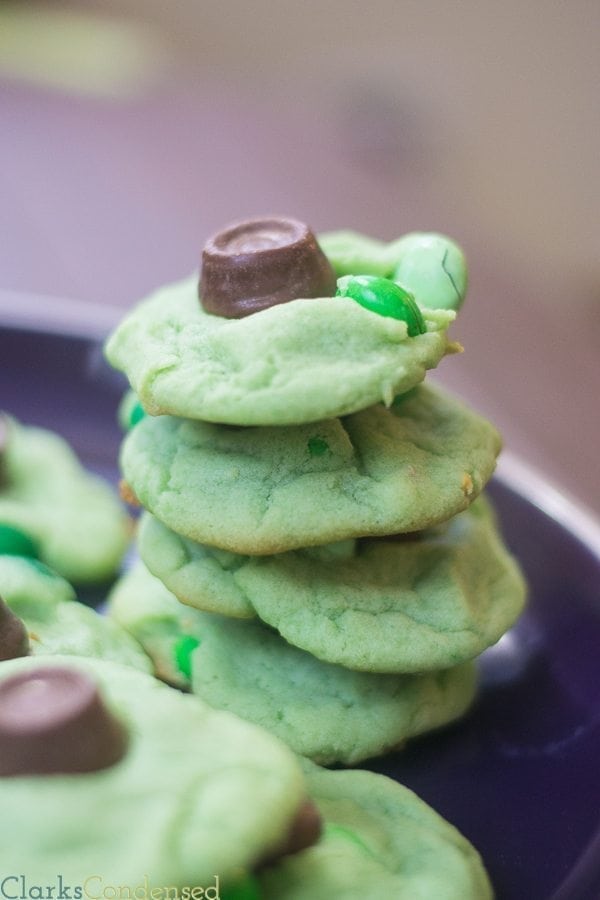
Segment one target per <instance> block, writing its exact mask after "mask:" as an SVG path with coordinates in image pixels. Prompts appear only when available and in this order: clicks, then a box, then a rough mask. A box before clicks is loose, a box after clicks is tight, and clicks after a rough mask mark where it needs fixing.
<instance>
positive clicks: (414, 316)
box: [336, 275, 427, 337]
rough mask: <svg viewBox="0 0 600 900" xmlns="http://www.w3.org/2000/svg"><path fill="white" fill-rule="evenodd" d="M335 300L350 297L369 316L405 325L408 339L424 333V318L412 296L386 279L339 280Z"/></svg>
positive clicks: (370, 277)
mask: <svg viewBox="0 0 600 900" xmlns="http://www.w3.org/2000/svg"><path fill="white" fill-rule="evenodd" d="M336 297H350V298H351V299H352V300H356V302H357V303H360V305H361V306H364V307H365V309H369V310H371V312H374V313H377V314H378V315H380V316H387V317H389V318H392V319H400V320H401V321H403V322H406V326H407V329H408V334H409V335H410V337H416V336H417V335H418V334H425V332H426V331H427V326H426V325H425V320H424V318H423V314H422V313H421V310H420V309H419V307H418V306H417V304H416V302H415V299H414V297H413V296H412V294H409V293H408V291H405V290H404V289H403V288H401V287H400V286H399V285H397V284H395V282H393V281H390V280H389V279H388V278H378V277H377V276H376V275H344V276H343V277H342V278H339V279H338V283H337V292H336Z"/></svg>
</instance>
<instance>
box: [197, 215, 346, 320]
mask: <svg viewBox="0 0 600 900" xmlns="http://www.w3.org/2000/svg"><path fill="white" fill-rule="evenodd" d="M335 290H336V277H335V272H334V271H333V268H332V266H331V264H330V262H329V260H328V259H327V257H326V256H325V254H324V253H323V251H322V250H321V248H320V247H319V245H318V243H317V240H316V238H315V236H314V234H313V233H312V231H311V230H310V229H309V228H308V226H307V225H304V223H302V222H298V221H297V220H296V219H287V218H265V219H248V220H247V221H245V222H238V223H236V224H234V225H231V226H229V227H228V228H226V229H225V230H224V231H220V232H219V233H218V234H216V235H214V236H213V237H211V238H210V239H209V240H208V241H207V242H206V245H205V247H204V250H203V252H202V273H201V276H200V285H199V296H200V301H201V303H202V306H203V307H204V309H205V310H206V311H207V312H209V313H214V314H215V315H217V316H223V317H225V318H228V319H240V318H242V317H243V316H248V315H251V314H252V313H255V312H259V311H260V310H262V309H266V308H267V307H269V306H275V305H277V304H278V303H287V302H289V301H290V300H296V299H299V298H301V297H302V298H308V297H332V296H333V295H334V293H335Z"/></svg>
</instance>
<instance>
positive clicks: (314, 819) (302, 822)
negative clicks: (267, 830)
mask: <svg viewBox="0 0 600 900" xmlns="http://www.w3.org/2000/svg"><path fill="white" fill-rule="evenodd" d="M322 828H323V821H322V819H321V814H320V812H319V810H318V809H317V807H316V806H315V804H314V803H313V801H312V800H305V801H304V803H303V804H302V806H301V807H300V809H299V810H298V812H297V813H296V816H295V818H294V821H293V822H292V824H291V826H290V829H289V831H288V834H287V835H286V837H285V838H284V839H283V841H282V842H281V843H280V844H279V845H278V846H277V847H276V848H275V849H274V850H272V851H271V852H270V853H269V854H268V856H265V857H263V859H262V860H261V861H260V864H259V865H260V866H271V865H273V863H274V862H277V860H279V859H281V857H283V856H289V855H291V854H292V853H300V851H301V850H306V848H307V847H312V845H313V844H316V843H317V841H318V840H319V838H320V837H321V831H322Z"/></svg>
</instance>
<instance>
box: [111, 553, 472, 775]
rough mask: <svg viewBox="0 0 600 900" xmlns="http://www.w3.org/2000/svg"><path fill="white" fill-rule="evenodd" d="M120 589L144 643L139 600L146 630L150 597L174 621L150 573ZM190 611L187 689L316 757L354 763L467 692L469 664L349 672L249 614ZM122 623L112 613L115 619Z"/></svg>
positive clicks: (409, 733)
mask: <svg viewBox="0 0 600 900" xmlns="http://www.w3.org/2000/svg"><path fill="white" fill-rule="evenodd" d="M140 565H141V564H140ZM144 578H145V579H146V582H147V584H148V587H147V589H146V590H143V580H144ZM127 582H129V583H127ZM152 582H154V586H152ZM161 589H162V592H163V593H162V601H161ZM120 593H121V596H120V608H121V610H122V609H123V607H124V605H125V604H126V603H127V602H128V601H127V596H126V594H127V593H130V598H131V599H130V604H131V606H130V608H131V610H132V614H131V615H130V617H129V618H130V620H133V619H134V618H135V619H137V623H136V625H135V631H134V633H135V634H137V635H138V636H139V639H140V640H141V641H142V643H143V644H144V645H145V641H144V640H143V639H142V637H141V635H142V633H143V631H144V626H145V625H146V623H145V622H144V609H143V604H142V602H141V601H140V597H142V596H146V595H151V596H152V598H153V599H152V606H153V609H152V611H151V620H150V622H148V623H147V626H146V627H147V630H148V631H149V630H150V628H151V625H152V622H153V621H154V620H156V618H157V608H158V603H159V602H162V604H163V607H164V610H165V617H170V618H171V621H172V622H173V623H174V624H175V623H176V615H177V614H176V612H175V610H174V607H173V599H174V598H173V595H172V594H170V593H169V592H168V591H167V589H166V588H165V587H164V585H162V583H160V582H158V581H157V579H154V577H153V576H152V575H150V573H149V572H147V571H145V570H143V571H140V572H138V573H136V574H134V575H133V576H132V575H128V576H126V583H125V584H123V585H122V586H121V588H120ZM195 614H196V615H195V618H194V624H193V630H192V628H190V626H189V625H188V628H189V630H188V632H187V634H188V635H189V634H192V636H193V637H195V638H196V639H197V641H198V644H199V645H198V646H197V647H196V649H193V650H192V652H191V655H190V658H189V662H188V663H187V665H191V673H192V687H193V690H194V692H195V693H196V694H197V695H199V696H200V697H201V698H202V699H203V700H205V701H206V702H207V703H209V704H210V705H211V706H213V707H214V708H215V709H226V710H229V711H230V712H234V713H236V714H237V715H239V716H241V717H242V718H244V719H248V720H249V721H251V722H254V723H256V724H257V725H262V726H263V727H264V728H267V729H268V730H269V731H272V732H273V733H274V734H276V735H277V736H278V737H280V738H281V739H282V740H284V741H285V742H286V743H287V744H289V745H290V747H292V749H293V750H295V751H296V753H299V754H301V755H302V756H308V757H310V758H312V759H314V760H315V761H316V762H320V763H323V764H328V763H334V762H341V763H347V764H354V763H357V762H360V761H361V760H364V759H367V758H368V757H370V756H375V755H377V754H382V753H385V752H387V751H388V750H391V749H393V748H396V747H398V746H399V745H400V744H402V743H404V741H405V740H407V739H408V738H411V737H415V736H416V735H419V734H423V733H424V732H426V731H430V730H432V729H434V728H438V727H440V726H441V725H444V724H446V723H447V722H451V721H452V720H454V719H457V718H458V717H459V716H461V715H462V714H463V713H464V712H465V711H466V710H467V709H468V707H469V706H470V704H471V702H472V700H473V697H474V694H475V670H474V667H473V666H472V665H471V664H466V665H463V666H458V667H455V668H453V669H447V670H444V671H439V672H433V673H428V674H425V675H377V674H372V673H370V672H353V671H351V670H350V669H344V668H342V667H341V666H334V665H331V664H329V663H325V662H321V660H318V659H316V658H315V657H314V656H311V655H310V654H309V653H306V652H305V651H303V650H298V649H297V648H296V647H292V646H291V645H290V644H287V643H286V642H285V641H284V640H282V638H280V637H279V635H278V634H276V632H274V631H272V630H271V629H270V628H267V627H265V626H264V625H262V624H261V623H259V622H257V621H251V622H247V621H246V622H242V621H238V620H235V619H226V618H223V617H222V616H217V615H212V614H210V613H201V612H198V611H195ZM125 620H126V619H125V617H124V615H123V613H122V612H121V614H120V615H119V621H120V622H123V623H124V622H125Z"/></svg>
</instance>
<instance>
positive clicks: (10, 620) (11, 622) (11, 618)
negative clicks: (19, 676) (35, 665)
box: [0, 597, 29, 660]
mask: <svg viewBox="0 0 600 900" xmlns="http://www.w3.org/2000/svg"><path fill="white" fill-rule="evenodd" d="M28 654H29V635H28V634H27V629H26V628H25V625H24V623H23V622H22V621H21V619H19V617H18V616H15V614H14V612H13V611H12V609H11V608H10V606H8V604H7V603H5V602H4V600H3V599H2V597H0V660H3V659H16V658H17V657H18V656H27V655H28Z"/></svg>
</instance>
